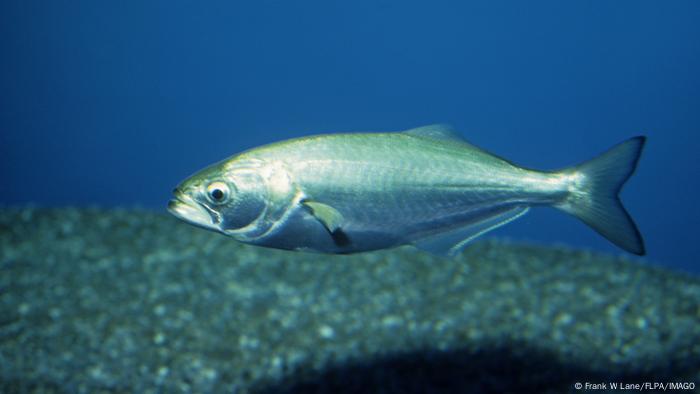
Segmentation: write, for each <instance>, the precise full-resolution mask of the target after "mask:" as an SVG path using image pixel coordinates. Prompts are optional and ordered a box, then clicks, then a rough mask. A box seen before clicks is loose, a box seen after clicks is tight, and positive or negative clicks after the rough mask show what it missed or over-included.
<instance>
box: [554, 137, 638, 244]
mask: <svg viewBox="0 0 700 394" xmlns="http://www.w3.org/2000/svg"><path fill="white" fill-rule="evenodd" d="M645 141H646V137H634V138H630V139H629V140H627V141H625V142H622V143H620V144H618V145H616V146H614V147H612V148H611V149H610V150H608V151H607V152H605V153H603V154H602V155H600V156H598V157H596V158H595V159H593V160H590V161H587V162H585V163H583V164H580V165H578V166H576V167H573V168H570V169H567V170H564V171H567V172H568V171H570V172H572V173H574V174H579V175H580V177H578V179H577V180H576V181H574V185H573V190H572V191H571V194H570V195H569V197H567V199H566V200H565V201H564V202H562V203H561V204H558V205H557V208H559V209H561V210H563V211H565V212H567V213H570V214H572V215H574V216H575V217H577V218H578V219H580V220H581V221H583V222H584V223H586V224H587V225H589V226H590V227H591V228H593V229H594V230H595V231H597V232H598V233H599V234H600V235H602V236H604V237H605V238H607V239H608V240H609V241H610V242H612V243H614V244H615V245H617V246H619V247H621V248H622V249H624V250H626V251H628V252H630V253H634V254H637V255H640V256H643V255H644V254H645V253H646V251H645V249H644V240H642V235H641V234H640V233H639V230H638V229H637V226H636V225H635V224H634V221H633V220H632V217H631V216H630V215H629V213H627V211H626V210H625V208H624V207H623V206H622V202H621V201H620V198H619V197H618V194H619V193H620V190H621V189H622V186H624V184H625V182H627V180H628V179H629V178H630V176H632V174H633V173H634V170H635V169H636V168H637V162H638V161H639V156H640V155H641V153H642V148H643V147H644V142H645Z"/></svg>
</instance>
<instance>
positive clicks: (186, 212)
mask: <svg viewBox="0 0 700 394" xmlns="http://www.w3.org/2000/svg"><path fill="white" fill-rule="evenodd" d="M168 211H169V212H170V213H171V214H173V215H174V216H175V217H177V218H178V219H181V220H184V221H185V222H187V223H189V224H192V225H194V226H197V227H201V228H204V229H206V230H213V231H220V228H219V227H218V226H217V225H215V224H214V221H213V218H212V216H211V214H210V213H209V211H207V209H206V208H204V207H203V206H202V205H201V204H199V203H198V202H196V201H195V200H194V199H193V198H192V197H190V196H188V195H187V194H185V193H181V192H179V191H175V198H173V199H172V200H170V201H169V202H168Z"/></svg>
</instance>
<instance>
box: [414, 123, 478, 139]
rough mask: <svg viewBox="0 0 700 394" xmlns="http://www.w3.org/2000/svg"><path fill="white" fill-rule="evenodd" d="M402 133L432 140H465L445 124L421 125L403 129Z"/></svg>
mask: <svg viewBox="0 0 700 394" xmlns="http://www.w3.org/2000/svg"><path fill="white" fill-rule="evenodd" d="M402 133H404V134H409V135H412V136H415V137H420V138H430V139H434V140H442V141H450V142H461V143H465V142H466V141H465V140H464V138H462V136H461V135H459V134H457V132H456V131H455V130H454V129H453V128H452V126H450V125H447V124H431V125H428V126H423V127H416V128H415V129H410V130H406V131H403V132H402Z"/></svg>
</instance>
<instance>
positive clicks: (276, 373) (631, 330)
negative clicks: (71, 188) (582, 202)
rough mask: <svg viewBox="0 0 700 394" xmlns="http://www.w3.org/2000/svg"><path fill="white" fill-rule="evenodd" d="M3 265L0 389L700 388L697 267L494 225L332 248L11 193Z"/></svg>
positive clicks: (2, 230) (0, 235)
mask: <svg viewBox="0 0 700 394" xmlns="http://www.w3.org/2000/svg"><path fill="white" fill-rule="evenodd" d="M0 270H1V271H0V272H1V273H0V392H3V393H15V392H31V393H44V392H45V393H132V392H133V393H170V392H172V393H179V392H198V393H277V392H282V393H307V392H309V393H355V392H358V393H361V392H382V393H395V392H396V393H403V392H408V393H423V392H464V393H488V392H557V393H558V392H580V391H577V390H576V389H575V386H574V385H575V383H576V382H581V383H582V384H585V383H586V382H588V383H603V382H608V385H607V388H608V389H610V385H609V382H621V383H643V382H651V383H659V382H693V383H696V384H698V385H700V278H698V277H693V276H689V275H686V274H682V273H676V272H672V271H668V270H666V269H663V268H661V267H656V266H653V265H651V264H646V263H640V262H638V261H634V262H633V261H630V260H627V259H626V258H624V257H622V256H609V255H601V254H596V253H592V252H588V251H577V250H571V249H566V248H563V247H546V248H545V247H539V246H531V245H523V244H512V243H508V242H505V241H494V240H489V241H482V242H477V243H475V244H474V245H472V246H470V247H469V248H467V249H466V251H465V252H464V253H463V254H462V255H461V256H459V258H457V259H443V258H438V257H435V256H432V255H429V254H425V253H422V252H419V251H417V250H415V249H412V248H409V247H406V248H399V249H394V250H388V251H382V252H375V253H364V254H357V255H349V256H329V255H318V254H306V253H294V252H285V251H276V250H271V249H264V248H258V247H253V246H247V245H242V244H240V243H238V242H235V241H233V240H231V239H229V238H226V237H224V236H222V235H218V234H215V233H211V232H208V231H204V230H201V229H197V228H194V227H191V226H188V225H186V224H184V223H182V222H180V221H178V220H176V219H175V218H172V217H170V216H169V215H167V214H165V213H154V212H149V211H144V210H138V209H111V210H106V209H98V208H80V209H78V208H53V209H49V208H37V207H24V208H2V209H0ZM601 391H603V390H596V392H601ZM684 391H691V390H684Z"/></svg>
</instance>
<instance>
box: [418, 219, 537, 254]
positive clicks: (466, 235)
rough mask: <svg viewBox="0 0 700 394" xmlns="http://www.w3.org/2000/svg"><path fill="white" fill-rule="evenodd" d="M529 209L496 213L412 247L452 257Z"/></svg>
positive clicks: (421, 241)
mask: <svg viewBox="0 0 700 394" xmlns="http://www.w3.org/2000/svg"><path fill="white" fill-rule="evenodd" d="M529 209H530V208H528V207H515V208H511V209H509V210H506V211H501V212H497V213H494V214H493V215H490V216H487V217H484V218H483V219H482V220H479V221H477V222H473V223H469V224H468V225H466V226H463V227H459V228H456V229H454V230H449V231H446V232H442V233H438V234H435V235H432V236H429V237H426V238H423V239H421V240H418V241H416V242H414V246H415V247H417V248H419V249H422V250H425V251H427V252H430V253H434V254H438V255H445V256H450V257H452V256H454V255H456V254H457V253H459V252H460V251H461V250H462V249H464V247H465V246H466V245H467V244H468V243H469V242H471V241H472V240H474V238H477V237H478V236H480V235H483V234H485V233H487V232H489V231H491V230H493V229H496V228H498V227H501V226H503V225H504V224H507V223H510V222H512V221H513V220H515V219H517V218H519V217H521V216H522V215H524V214H526V213H527V211H528V210H529Z"/></svg>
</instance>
